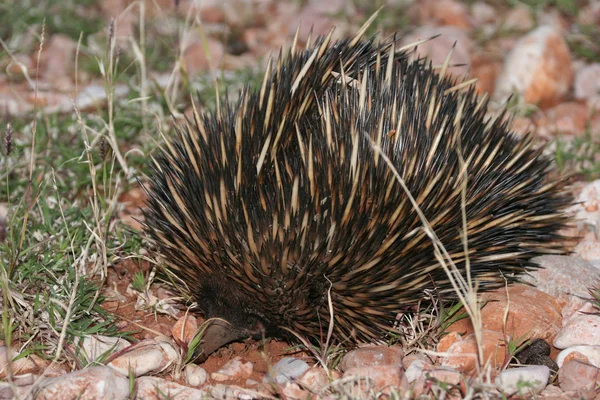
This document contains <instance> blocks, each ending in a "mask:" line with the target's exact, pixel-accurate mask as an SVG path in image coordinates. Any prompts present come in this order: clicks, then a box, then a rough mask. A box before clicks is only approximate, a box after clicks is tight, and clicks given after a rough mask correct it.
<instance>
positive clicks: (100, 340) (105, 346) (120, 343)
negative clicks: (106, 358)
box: [75, 335, 131, 362]
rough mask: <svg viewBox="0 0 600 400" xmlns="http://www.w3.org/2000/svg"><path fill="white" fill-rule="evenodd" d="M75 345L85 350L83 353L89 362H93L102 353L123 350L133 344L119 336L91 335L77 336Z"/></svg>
mask: <svg viewBox="0 0 600 400" xmlns="http://www.w3.org/2000/svg"><path fill="white" fill-rule="evenodd" d="M75 346H76V347H78V348H79V349H80V350H81V351H83V355H84V356H85V357H86V360H87V361H88V362H92V361H94V360H96V359H97V358H98V357H100V356H102V355H109V354H113V353H116V352H118V351H121V350H123V349H125V348H126V347H129V346H131V343H129V342H128V341H127V340H125V339H123V338H119V337H111V336H103V335H90V336H85V337H83V338H76V339H75Z"/></svg>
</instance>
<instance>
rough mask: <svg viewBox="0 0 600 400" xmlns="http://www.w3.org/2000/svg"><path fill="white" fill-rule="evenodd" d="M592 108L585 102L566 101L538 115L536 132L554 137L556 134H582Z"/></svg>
mask: <svg viewBox="0 0 600 400" xmlns="http://www.w3.org/2000/svg"><path fill="white" fill-rule="evenodd" d="M589 119H590V110H589V109H588V107H587V106H586V105H585V104H580V103H575V102H566V103H561V104H559V105H557V106H556V107H553V108H551V109H548V110H546V111H545V112H540V113H538V115H537V118H536V123H537V127H538V130H537V131H536V134H538V135H540V136H543V137H547V138H553V137H554V136H556V135H560V134H562V135H573V136H580V135H582V134H583V133H584V132H585V129H586V126H587V124H588V122H589Z"/></svg>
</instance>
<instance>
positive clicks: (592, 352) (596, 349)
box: [556, 345, 600, 368]
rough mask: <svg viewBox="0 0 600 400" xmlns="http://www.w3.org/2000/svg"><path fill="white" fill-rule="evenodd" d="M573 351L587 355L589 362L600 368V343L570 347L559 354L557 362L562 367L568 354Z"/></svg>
mask: <svg viewBox="0 0 600 400" xmlns="http://www.w3.org/2000/svg"><path fill="white" fill-rule="evenodd" d="M572 353H579V354H581V355H583V356H585V357H586V358H587V360H588V364H591V365H593V366H594V367H596V368H600V345H597V346H572V347H568V348H566V349H564V350H563V351H561V352H560V353H558V356H556V364H558V366H559V367H562V366H563V364H564V362H565V359H566V358H567V356H568V355H569V354H572Z"/></svg>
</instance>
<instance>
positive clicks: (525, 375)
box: [495, 365, 550, 395]
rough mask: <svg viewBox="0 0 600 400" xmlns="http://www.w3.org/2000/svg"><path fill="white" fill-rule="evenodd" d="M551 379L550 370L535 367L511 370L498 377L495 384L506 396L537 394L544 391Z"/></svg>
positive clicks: (543, 366)
mask: <svg viewBox="0 0 600 400" xmlns="http://www.w3.org/2000/svg"><path fill="white" fill-rule="evenodd" d="M549 379H550V368H548V367H546V366H545V365H534V366H527V367H519V368H510V369H506V370H504V371H502V372H501V373H500V375H498V376H497V377H496V380H495V383H496V385H498V386H499V389H500V390H501V391H502V392H504V393H506V394H513V393H518V394H525V395H532V394H537V393H539V392H541V391H542V390H544V388H545V387H546V385H547V384H548V380H549Z"/></svg>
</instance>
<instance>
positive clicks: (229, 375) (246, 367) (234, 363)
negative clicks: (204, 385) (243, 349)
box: [210, 357, 254, 382]
mask: <svg viewBox="0 0 600 400" xmlns="http://www.w3.org/2000/svg"><path fill="white" fill-rule="evenodd" d="M253 368H254V367H253V365H252V363H251V362H250V361H245V360H243V359H242V358H241V357H236V358H234V359H233V360H231V361H229V362H228V363H227V364H225V365H224V366H223V367H222V368H221V369H219V370H218V371H217V372H213V373H212V374H210V377H211V378H212V379H214V380H215V381H217V382H225V381H230V380H241V379H248V378H250V375H252V370H253Z"/></svg>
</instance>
